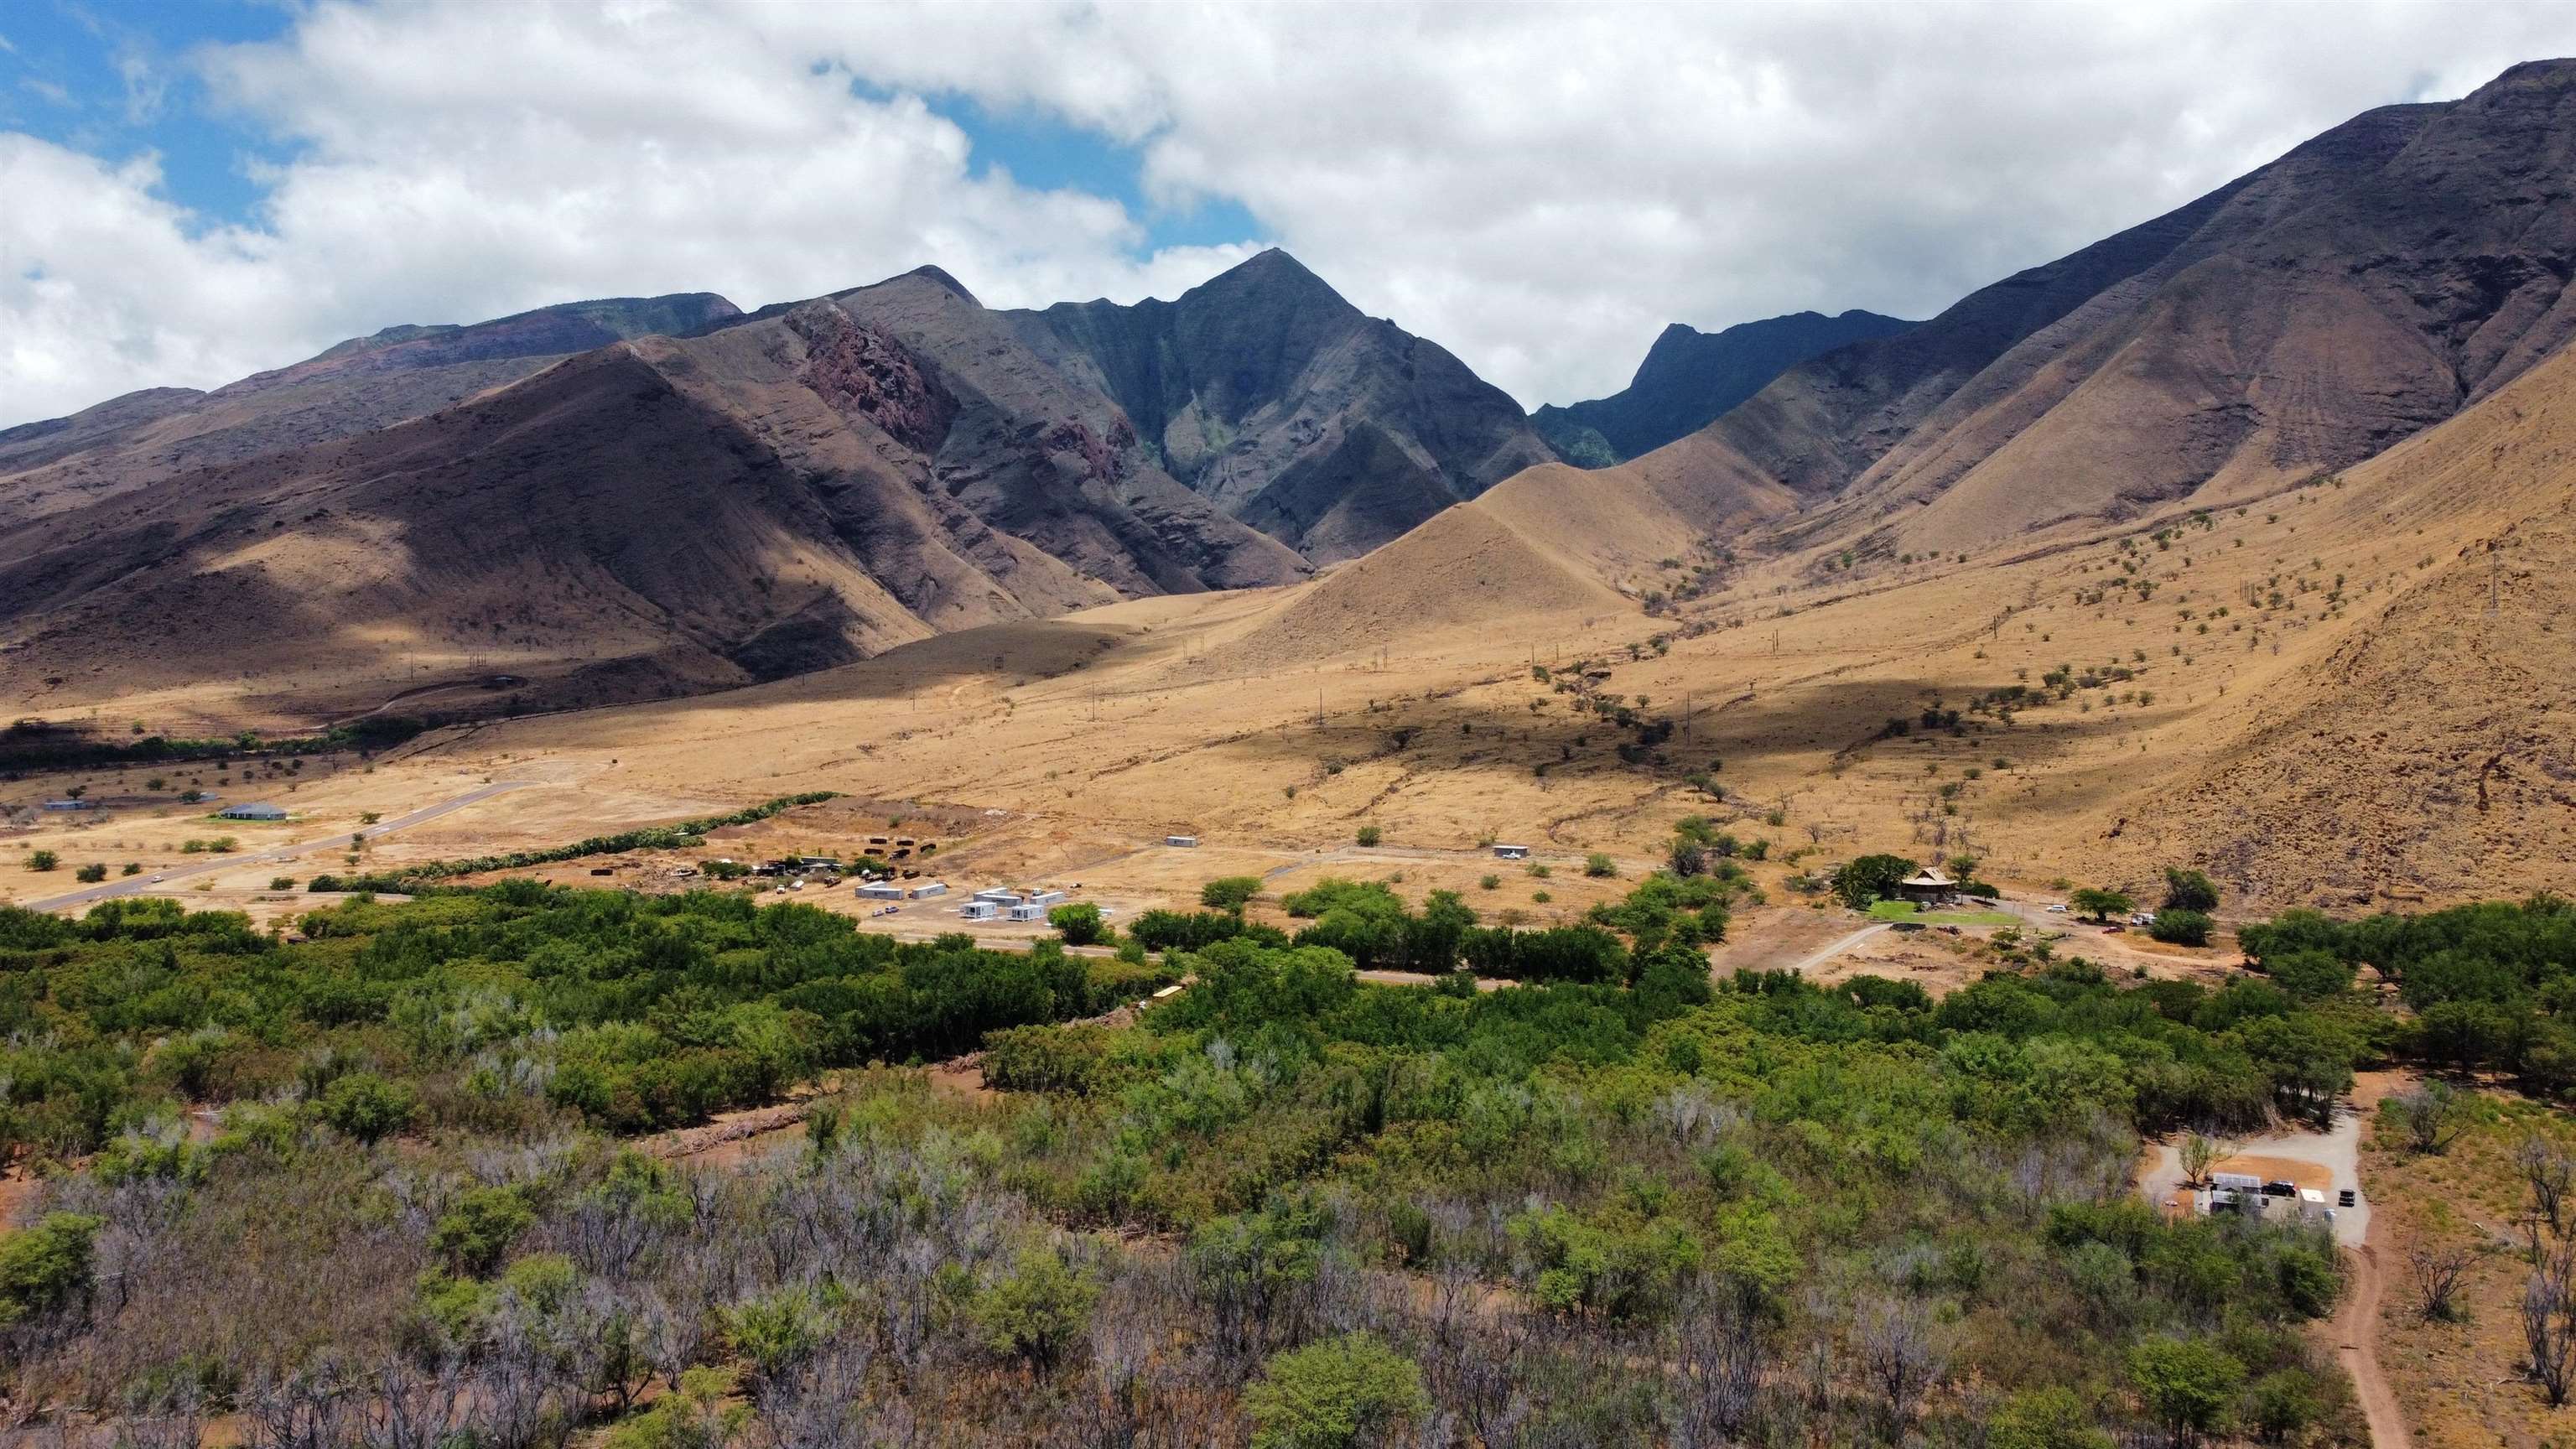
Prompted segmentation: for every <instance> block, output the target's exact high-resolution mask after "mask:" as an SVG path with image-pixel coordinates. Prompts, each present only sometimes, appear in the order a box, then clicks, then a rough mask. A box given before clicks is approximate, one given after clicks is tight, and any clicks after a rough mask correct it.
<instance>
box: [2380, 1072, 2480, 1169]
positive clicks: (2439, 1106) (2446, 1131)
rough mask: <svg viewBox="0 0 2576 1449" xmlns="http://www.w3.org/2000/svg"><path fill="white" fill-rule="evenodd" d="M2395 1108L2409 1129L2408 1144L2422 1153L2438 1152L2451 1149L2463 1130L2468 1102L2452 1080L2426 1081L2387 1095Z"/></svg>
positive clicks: (2402, 1123)
mask: <svg viewBox="0 0 2576 1449" xmlns="http://www.w3.org/2000/svg"><path fill="white" fill-rule="evenodd" d="M2388 1100H2389V1103H2390V1105H2391V1106H2393V1107H2394V1108H2395V1109H2396V1112H2397V1120H2398V1122H2399V1124H2400V1125H2401V1126H2402V1127H2404V1129H2405V1132H2406V1145H2407V1147H2408V1148H2410V1149H2412V1150H2413V1151H2416V1152H2419V1153H2427V1154H2438V1153H2442V1152H2447V1151H2449V1150H2450V1147H2451V1143H2452V1142H2453V1141H2455V1140H2456V1139H2457V1138H2458V1137H2459V1135H2460V1133H2461V1131H2462V1130H2463V1129H2464V1128H2465V1127H2466V1126H2467V1125H2468V1124H2467V1118H2468V1108H2467V1104H2466V1103H2463V1102H2462V1101H2461V1100H2460V1094H2459V1092H2458V1091H2457V1089H2455V1088H2453V1087H2452V1086H2451V1084H2450V1083H2448V1082H2443V1081H2431V1082H2426V1083H2425V1084H2424V1085H2422V1086H2420V1087H2417V1088H2416V1089H2414V1090H2413V1091H2411V1092H2400V1093H2398V1094H2397V1095H2396V1096H2393V1097H2391V1098H2389V1099H2388Z"/></svg>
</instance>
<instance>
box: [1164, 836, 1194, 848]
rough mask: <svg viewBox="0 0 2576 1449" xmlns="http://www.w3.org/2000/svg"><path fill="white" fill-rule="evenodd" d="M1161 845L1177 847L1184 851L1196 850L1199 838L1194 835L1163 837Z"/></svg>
mask: <svg viewBox="0 0 2576 1449" xmlns="http://www.w3.org/2000/svg"><path fill="white" fill-rule="evenodd" d="M1163 843H1164V844H1165V845H1177V846H1180V847H1182V848H1184V849H1196V848H1197V846H1198V843H1199V838H1198V837H1197V836H1195V835H1166V836H1164V837H1163Z"/></svg>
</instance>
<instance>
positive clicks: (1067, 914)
mask: <svg viewBox="0 0 2576 1449" xmlns="http://www.w3.org/2000/svg"><path fill="white" fill-rule="evenodd" d="M1047 924H1048V925H1050V926H1053V927H1055V929H1056V934H1058V935H1060V936H1062V937H1064V943H1065V944H1066V945H1068V946H1089V945H1092V944H1095V943H1096V942H1098V941H1099V940H1100V938H1101V936H1102V935H1103V934H1105V933H1106V932H1107V930H1108V925H1107V923H1105V922H1103V921H1102V920H1101V919H1100V907H1098V906H1095V905H1093V904H1092V903H1091V902H1089V901H1073V902H1069V903H1068V904H1065V905H1061V906H1058V907H1056V908H1055V909H1054V910H1051V911H1049V912H1047Z"/></svg>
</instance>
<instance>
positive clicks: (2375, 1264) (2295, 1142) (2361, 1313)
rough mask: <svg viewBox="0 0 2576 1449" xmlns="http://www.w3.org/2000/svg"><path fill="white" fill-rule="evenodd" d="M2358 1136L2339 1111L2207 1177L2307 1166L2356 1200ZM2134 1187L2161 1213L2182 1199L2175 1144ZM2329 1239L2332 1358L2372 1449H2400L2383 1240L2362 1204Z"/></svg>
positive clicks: (2342, 1215) (2155, 1147) (2258, 1140)
mask: <svg viewBox="0 0 2576 1449" xmlns="http://www.w3.org/2000/svg"><path fill="white" fill-rule="evenodd" d="M2361 1129H2362V1116H2361V1114H2360V1113H2359V1112H2357V1111H2355V1110H2353V1109H2352V1108H2350V1107H2345V1108H2342V1109H2341V1110H2339V1111H2337V1112H2336V1113H2335V1120H2334V1126H2333V1127H2332V1128H2331V1129H2330V1130H2328V1131H2324V1132H2299V1131H2292V1132H2281V1133H2275V1134H2273V1135H2271V1136H2267V1137H2255V1138H2249V1139H2246V1140H2243V1141H2241V1142H2238V1143H2237V1144H2235V1145H2236V1149H2237V1150H2236V1154H2235V1155H2234V1156H2232V1157H2229V1158H2227V1159H2225V1160H2222V1161H2220V1162H2218V1163H2216V1164H2214V1167H2213V1170H2214V1171H2218V1172H2227V1171H2240V1170H2241V1171H2251V1172H2254V1173H2256V1175H2258V1176H2268V1175H2270V1174H2272V1173H2275V1172H2282V1173H2291V1172H2295V1170H2296V1169H2297V1168H2298V1167H2301V1166H2305V1167H2311V1168H2316V1169H2321V1170H2322V1172H2323V1174H2324V1175H2325V1176H2326V1177H2327V1179H2328V1180H2329V1181H2330V1182H2331V1184H2332V1186H2333V1187H2334V1188H2336V1189H2340V1188H2346V1187H2349V1188H2352V1189H2354V1190H2355V1191H2356V1192H2358V1191H2359V1190H2360V1187H2361V1175H2360V1161H2361ZM2138 1186H2139V1189H2140V1190H2141V1191H2142V1192H2144V1193H2145V1194H2146V1196H2147V1200H2148V1201H2149V1202H2152V1203H2156V1204H2159V1205H2163V1204H2166V1203H2169V1202H2171V1201H2172V1200H2173V1199H2174V1197H2175V1195H2176V1194H2177V1193H2180V1192H2182V1191H2183V1188H2182V1166H2181V1162H2180V1160H2179V1157H2178V1155H2177V1153H2176V1152H2175V1150H2174V1145H2173V1144H2171V1143H2155V1144H2150V1149H2149V1154H2148V1165H2147V1169H2146V1171H2145V1172H2144V1173H2142V1174H2141V1175H2140V1178H2139V1182H2138ZM2331 1200H2332V1199H2331V1197H2329V1201H2331ZM2334 1234H2335V1242H2336V1243H2337V1244H2338V1245H2339V1246H2340V1247H2341V1248H2342V1249H2343V1261H2344V1272H2345V1276H2346V1283H2345V1292H2344V1299H2343V1305H2342V1307H2341V1308H2339V1309H2337V1310H2336V1313H2335V1317H2334V1326H2333V1332H2334V1335H2335V1339H2334V1341H2335V1345H2336V1348H2335V1356H2336V1357H2337V1359H2338V1360H2340V1361H2341V1362H2342V1364H2343V1367H2344V1372H2345V1373H2347V1374H2350V1375H2351V1376H2352V1384H2353V1392H2354V1394H2355V1396H2356V1397H2358V1398H2359V1399H2360V1401H2361V1410H2362V1417H2363V1419H2364V1420H2365V1421H2366V1422H2367V1423H2368V1424H2369V1425H2370V1442H2371V1443H2372V1445H2373V1446H2375V1449H2404V1446H2406V1445H2409V1444H2412V1443H2413V1442H2414V1440H2413V1439H2412V1438H2411V1437H2410V1436H2409V1434H2408V1432H2407V1429H2406V1418H2405V1415H2403V1414H2402V1413H2400V1412H2399V1411H2398V1407H2397V1396H2396V1394H2395V1393H2394V1392H2392V1391H2391V1390H2390V1388H2389V1386H2388V1379H2387V1377H2386V1376H2385V1375H2383V1374H2382V1373H2381V1372H2380V1370H2379V1304H2380V1298H2381V1294H2382V1292H2383V1291H2384V1287H2385V1284H2384V1281H2383V1276H2382V1274H2381V1271H2380V1258H2381V1255H2382V1254H2383V1253H2384V1252H2385V1251H2386V1243H2385V1239H2386V1233H2385V1230H2384V1229H2382V1228H2381V1227H2380V1226H2379V1225H2378V1221H2377V1217H2376V1215H2375V1214H2373V1213H2372V1212H2371V1210H2370V1200H2369V1198H2368V1197H2366V1196H2365V1197H2362V1198H2361V1199H2360V1200H2359V1201H2358V1202H2357V1203H2356V1204H2355V1205H2354V1206H2352V1207H2338V1208H2336V1209H2335V1220H2334Z"/></svg>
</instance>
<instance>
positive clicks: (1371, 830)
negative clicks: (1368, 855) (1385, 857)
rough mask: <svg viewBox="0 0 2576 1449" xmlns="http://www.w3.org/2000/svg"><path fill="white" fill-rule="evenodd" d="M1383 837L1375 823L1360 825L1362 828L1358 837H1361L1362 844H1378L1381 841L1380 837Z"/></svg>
mask: <svg viewBox="0 0 2576 1449" xmlns="http://www.w3.org/2000/svg"><path fill="white" fill-rule="evenodd" d="M1382 838H1383V837H1382V836H1380V835H1379V833H1378V828H1377V827H1376V826H1374V825H1363V826H1361V827H1360V830H1359V836H1358V839H1359V843H1360V844H1362V845H1375V844H1377V843H1378V841H1379V840H1380V839H1382Z"/></svg>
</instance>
